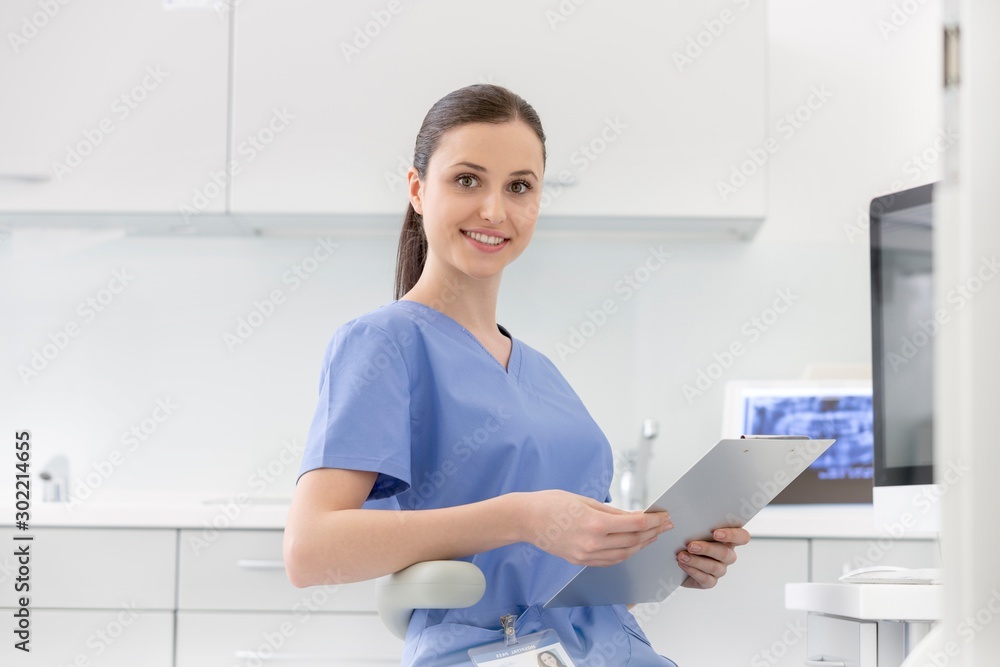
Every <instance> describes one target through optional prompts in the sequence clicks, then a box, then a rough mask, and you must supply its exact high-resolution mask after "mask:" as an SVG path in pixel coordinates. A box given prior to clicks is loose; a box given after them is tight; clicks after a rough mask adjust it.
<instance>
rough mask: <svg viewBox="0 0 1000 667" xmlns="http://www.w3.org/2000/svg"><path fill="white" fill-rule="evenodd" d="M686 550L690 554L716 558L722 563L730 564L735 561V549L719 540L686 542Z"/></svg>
mask: <svg viewBox="0 0 1000 667" xmlns="http://www.w3.org/2000/svg"><path fill="white" fill-rule="evenodd" d="M687 550H688V553H690V554H698V555H700V556H705V557H707V558H711V559H713V560H717V561H719V562H720V563H722V564H723V565H732V564H733V563H735V562H736V549H734V548H733V547H731V546H730V545H728V544H722V543H720V542H701V541H693V542H691V543H690V544H688V548H687Z"/></svg>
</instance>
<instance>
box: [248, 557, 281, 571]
mask: <svg viewBox="0 0 1000 667" xmlns="http://www.w3.org/2000/svg"><path fill="white" fill-rule="evenodd" d="M236 566H237V567H242V568H243V569H245V570H284V569H285V561H283V560H251V559H249V558H241V559H239V560H238V561H236Z"/></svg>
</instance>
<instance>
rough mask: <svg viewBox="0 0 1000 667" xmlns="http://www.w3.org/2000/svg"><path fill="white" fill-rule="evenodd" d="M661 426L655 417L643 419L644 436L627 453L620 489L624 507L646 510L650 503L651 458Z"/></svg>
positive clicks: (626, 508)
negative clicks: (648, 475)
mask: <svg viewBox="0 0 1000 667" xmlns="http://www.w3.org/2000/svg"><path fill="white" fill-rule="evenodd" d="M659 430H660V426H659V424H658V423H657V421H656V420H655V419H644V420H642V437H641V438H640V439H639V444H638V446H636V447H635V448H633V449H630V450H629V451H628V452H626V454H625V465H624V467H623V470H622V474H621V478H620V480H619V482H618V489H619V491H620V494H621V499H622V501H621V502H622V509H625V510H644V509H646V505H647V504H648V502H649V500H648V494H649V490H648V480H647V473H648V472H649V458H650V456H651V455H652V452H651V451H650V450H651V448H652V444H653V440H655V439H656V436H657V434H658V433H659Z"/></svg>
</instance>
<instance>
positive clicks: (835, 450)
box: [743, 392, 874, 504]
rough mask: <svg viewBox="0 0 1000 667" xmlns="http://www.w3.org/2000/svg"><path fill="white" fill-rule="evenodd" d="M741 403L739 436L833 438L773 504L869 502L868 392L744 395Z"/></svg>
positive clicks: (869, 410) (869, 404)
mask: <svg viewBox="0 0 1000 667" xmlns="http://www.w3.org/2000/svg"><path fill="white" fill-rule="evenodd" d="M743 401H744V405H743V417H744V424H743V432H744V433H745V434H747V435H750V434H754V435H805V436H808V437H810V438H813V439H825V438H834V439H835V440H836V442H835V443H833V445H832V446H831V447H830V448H829V449H828V450H827V451H826V452H824V454H823V455H822V456H820V457H819V458H818V459H816V461H815V462H813V464H812V465H811V466H809V468H808V469H807V470H806V471H805V472H804V473H802V474H801V475H800V476H799V477H797V478H796V479H795V480H794V481H793V482H792V483H791V484H790V485H789V486H788V487H787V488H786V489H785V490H784V491H783V492H782V493H780V494H779V495H778V497H777V498H775V500H774V501H773V502H774V503H785V504H790V503H794V504H799V503H870V502H871V500H872V469H873V468H872V464H873V461H874V455H873V451H872V445H873V441H874V436H873V433H872V397H871V393H863V394H835V395H826V394H810V395H804V394H801V393H795V394H792V393H791V392H790V395H780V394H774V393H769V394H768V395H749V396H744V398H743Z"/></svg>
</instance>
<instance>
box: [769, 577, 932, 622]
mask: <svg viewBox="0 0 1000 667" xmlns="http://www.w3.org/2000/svg"><path fill="white" fill-rule="evenodd" d="M785 608H786V609H799V610H802V611H810V612H814V613H821V614H832V615H834V616H846V617H847V618H857V619H865V620H873V621H881V620H896V621H936V620H939V619H940V618H941V613H942V611H943V609H944V586H943V585H941V584H818V583H801V584H785Z"/></svg>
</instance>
